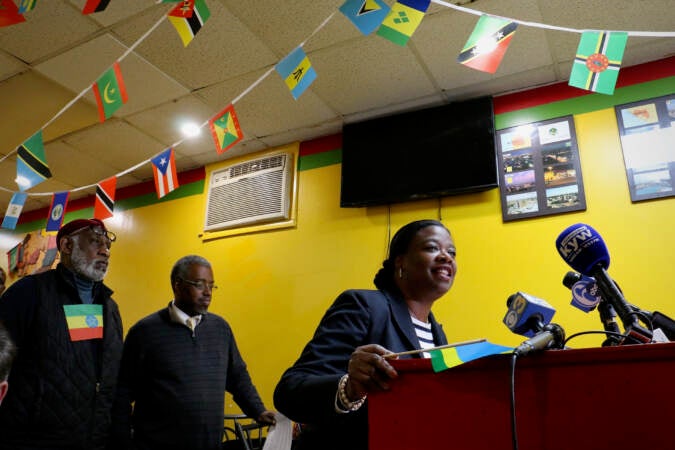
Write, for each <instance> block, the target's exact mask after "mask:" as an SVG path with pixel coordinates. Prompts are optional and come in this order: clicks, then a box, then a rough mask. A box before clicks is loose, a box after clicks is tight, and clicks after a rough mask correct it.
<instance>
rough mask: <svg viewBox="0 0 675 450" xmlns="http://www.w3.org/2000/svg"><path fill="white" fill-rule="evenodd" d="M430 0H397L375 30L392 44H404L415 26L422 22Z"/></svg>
mask: <svg viewBox="0 0 675 450" xmlns="http://www.w3.org/2000/svg"><path fill="white" fill-rule="evenodd" d="M429 3H431V0H398V1H397V2H396V3H394V4H393V5H392V6H391V11H389V14H387V17H385V18H384V21H383V22H382V26H380V29H379V30H377V34H378V36H382V37H383V38H386V39H389V40H390V41H391V42H393V43H394V44H398V45H400V46H405V45H406V44H407V43H408V40H409V39H410V36H412V35H413V33H414V32H415V30H416V29H417V27H418V26H419V25H420V23H422V19H423V18H424V13H425V12H426V11H427V9H428V8H429Z"/></svg>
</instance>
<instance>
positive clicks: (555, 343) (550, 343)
mask: <svg viewBox="0 0 675 450" xmlns="http://www.w3.org/2000/svg"><path fill="white" fill-rule="evenodd" d="M564 342H565V330H563V328H562V327H561V326H560V325H558V324H557V323H549V324H548V325H546V326H544V329H543V330H542V331H540V332H539V333H537V334H535V335H534V336H533V337H531V338H530V339H528V340H526V341H525V342H523V343H522V344H520V345H519V346H518V347H516V349H515V350H514V351H513V353H515V354H516V355H518V356H525V355H527V354H528V353H531V352H534V351H537V350H544V349H547V348H562V347H563V343H564Z"/></svg>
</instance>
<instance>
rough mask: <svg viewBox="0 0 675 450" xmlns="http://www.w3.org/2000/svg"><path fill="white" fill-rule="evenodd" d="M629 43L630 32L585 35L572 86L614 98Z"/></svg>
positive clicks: (573, 73)
mask: <svg viewBox="0 0 675 450" xmlns="http://www.w3.org/2000/svg"><path fill="white" fill-rule="evenodd" d="M627 41H628V33H626V32H625V31H612V32H607V31H586V32H584V33H582V34H581V40H580V41H579V47H577V55H576V57H575V58H574V63H573V64H572V73H571V74H570V81H569V85H570V86H574V87H577V88H581V89H586V90H587V91H592V92H599V93H601V94H607V95H612V94H613V93H614V87H615V86H616V80H617V78H618V77H619V69H620V68H621V60H622V59H623V51H624V50H625V48H626V42H627Z"/></svg>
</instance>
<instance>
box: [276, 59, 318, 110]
mask: <svg viewBox="0 0 675 450" xmlns="http://www.w3.org/2000/svg"><path fill="white" fill-rule="evenodd" d="M276 70H277V73H278V74H279V75H281V78H283V80H284V82H285V83H286V86H288V89H290V91H291V94H292V95H293V98H294V99H296V100H297V99H298V97H300V96H301V95H302V93H303V92H305V91H306V90H307V88H308V87H309V86H310V85H311V84H312V83H313V82H314V80H316V71H315V70H314V67H312V63H311V62H310V61H309V58H308V57H307V55H306V54H305V52H304V51H303V50H302V47H297V48H296V49H295V50H293V51H292V52H291V53H289V54H288V56H286V57H285V58H284V59H282V60H281V61H279V63H278V64H277V65H276Z"/></svg>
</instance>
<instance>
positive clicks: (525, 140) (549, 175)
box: [497, 116, 586, 221]
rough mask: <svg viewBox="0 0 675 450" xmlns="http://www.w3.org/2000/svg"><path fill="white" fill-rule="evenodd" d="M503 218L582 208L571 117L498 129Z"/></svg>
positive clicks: (533, 215)
mask: <svg viewBox="0 0 675 450" xmlns="http://www.w3.org/2000/svg"><path fill="white" fill-rule="evenodd" d="M497 146H498V152H497V158H498V164H499V174H500V176H501V177H502V178H501V180H500V183H499V189H500V191H501V201H502V219H503V220H504V221H509V220H517V219H525V218H530V217H538V216H545V215H551V214H560V213H565V212H569V211H583V210H585V209H586V197H585V195H584V184H583V180H582V178H581V165H580V164H579V151H578V148H577V138H576V133H575V130H574V119H573V118H572V116H566V117H560V118H557V119H551V120H546V121H542V122H535V123H531V124H526V125H520V126H517V127H512V128H506V129H503V130H499V131H497Z"/></svg>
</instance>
